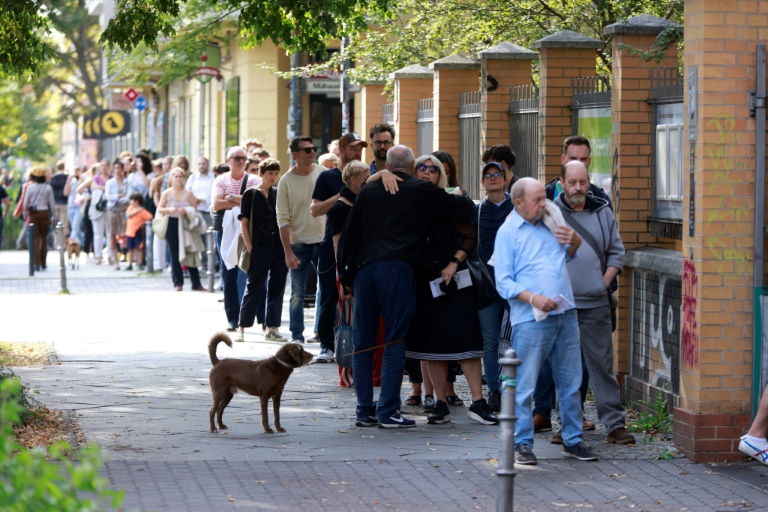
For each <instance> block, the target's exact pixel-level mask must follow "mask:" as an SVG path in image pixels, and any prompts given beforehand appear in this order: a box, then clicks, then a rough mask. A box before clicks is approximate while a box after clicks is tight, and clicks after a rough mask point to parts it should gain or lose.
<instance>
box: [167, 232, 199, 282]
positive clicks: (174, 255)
mask: <svg viewBox="0 0 768 512" xmlns="http://www.w3.org/2000/svg"><path fill="white" fill-rule="evenodd" d="M165 241H166V242H168V247H169V248H170V250H171V278H172V279H173V286H184V273H183V272H182V271H181V263H179V219H177V218H175V217H171V218H169V219H168V231H166V234H165ZM187 269H188V270H189V278H190V279H191V280H192V288H198V287H199V286H201V285H200V272H199V271H198V270H197V267H187Z"/></svg>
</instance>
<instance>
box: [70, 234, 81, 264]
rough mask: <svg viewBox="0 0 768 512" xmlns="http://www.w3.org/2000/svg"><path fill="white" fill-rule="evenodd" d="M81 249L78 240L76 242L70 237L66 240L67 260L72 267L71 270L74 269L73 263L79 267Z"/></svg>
mask: <svg viewBox="0 0 768 512" xmlns="http://www.w3.org/2000/svg"><path fill="white" fill-rule="evenodd" d="M81 251H82V247H80V242H78V241H77V240H76V239H74V238H70V239H68V240H67V261H69V264H70V266H71V267H72V270H75V265H77V268H78V269H79V268H80V252H81Z"/></svg>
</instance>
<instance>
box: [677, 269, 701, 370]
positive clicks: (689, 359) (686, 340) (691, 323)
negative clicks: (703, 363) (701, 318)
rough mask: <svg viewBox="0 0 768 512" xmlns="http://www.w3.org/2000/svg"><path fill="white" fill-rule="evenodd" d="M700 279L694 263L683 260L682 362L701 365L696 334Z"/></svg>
mask: <svg viewBox="0 0 768 512" xmlns="http://www.w3.org/2000/svg"><path fill="white" fill-rule="evenodd" d="M698 284H699V278H698V276H697V275H696V267H695V266H694V264H693V261H691V260H688V259H684V260H683V322H682V323H683V326H682V327H683V339H682V342H681V346H680V352H681V354H680V358H681V359H682V362H684V363H688V364H689V365H691V366H698V365H699V335H698V334H697V333H696V327H697V324H698V322H697V321H696V302H697V299H698V295H699V293H698V288H697V286H698Z"/></svg>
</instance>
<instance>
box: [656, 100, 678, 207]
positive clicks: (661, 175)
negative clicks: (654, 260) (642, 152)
mask: <svg viewBox="0 0 768 512" xmlns="http://www.w3.org/2000/svg"><path fill="white" fill-rule="evenodd" d="M656 114H657V115H656V119H657V121H656V162H655V163H656V180H655V182H656V216H657V217H660V218H667V219H682V216H683V204H682V200H683V139H684V133H683V122H682V120H683V104H682V103H669V104H659V105H657V111H656Z"/></svg>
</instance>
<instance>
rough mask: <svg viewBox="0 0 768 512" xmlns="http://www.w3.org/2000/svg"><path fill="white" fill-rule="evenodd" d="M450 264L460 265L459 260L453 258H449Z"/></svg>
mask: <svg viewBox="0 0 768 512" xmlns="http://www.w3.org/2000/svg"><path fill="white" fill-rule="evenodd" d="M451 263H455V264H457V265H460V264H461V260H459V258H457V257H456V256H454V257H453V258H451Z"/></svg>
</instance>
